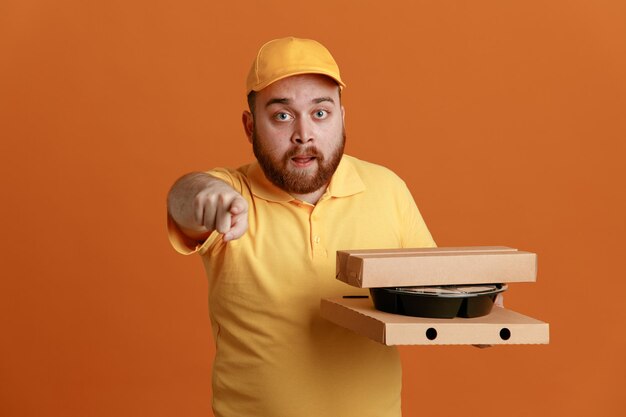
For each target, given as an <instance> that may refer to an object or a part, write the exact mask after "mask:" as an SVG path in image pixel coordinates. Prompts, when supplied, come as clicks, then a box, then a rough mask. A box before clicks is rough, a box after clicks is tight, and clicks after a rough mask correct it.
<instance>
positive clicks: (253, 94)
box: [248, 90, 256, 115]
mask: <svg viewBox="0 0 626 417" xmlns="http://www.w3.org/2000/svg"><path fill="white" fill-rule="evenodd" d="M255 102H256V91H254V90H252V91H250V92H249V93H248V108H249V109H250V113H252V114H253V115H254V107H255V106H254V105H255Z"/></svg>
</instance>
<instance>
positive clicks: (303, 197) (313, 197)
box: [289, 186, 326, 205]
mask: <svg viewBox="0 0 626 417" xmlns="http://www.w3.org/2000/svg"><path fill="white" fill-rule="evenodd" d="M325 192H326V186H323V187H321V188H319V189H317V190H315V191H313V192H312V193H308V194H294V193H289V194H290V195H291V196H292V197H294V198H297V199H298V200H300V201H304V202H306V203H309V204H313V205H316V204H317V202H318V201H319V200H320V198H322V196H323V195H324V193H325Z"/></svg>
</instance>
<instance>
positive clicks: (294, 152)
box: [285, 146, 324, 159]
mask: <svg viewBox="0 0 626 417" xmlns="http://www.w3.org/2000/svg"><path fill="white" fill-rule="evenodd" d="M298 155H307V156H313V157H315V158H319V159H323V158H324V155H322V153H321V152H320V151H319V149H317V148H316V147H315V146H297V147H295V148H293V149H291V150H290V151H288V152H287V153H286V154H285V159H291V158H293V157H294V156H298Z"/></svg>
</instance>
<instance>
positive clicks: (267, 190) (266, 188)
mask: <svg viewBox="0 0 626 417" xmlns="http://www.w3.org/2000/svg"><path fill="white" fill-rule="evenodd" d="M248 178H249V179H250V186H251V188H252V194H254V195H255V196H256V197H259V198H262V199H264V200H268V201H274V202H289V201H292V200H294V197H292V196H291V195H289V193H287V192H286V191H283V190H281V189H280V188H278V187H277V186H275V185H274V184H272V183H271V182H270V181H269V180H268V179H267V178H266V177H265V174H264V173H263V170H262V169H261V166H260V165H259V163H258V162H254V163H253V164H251V166H250V171H249V173H248ZM364 190H365V184H363V181H362V180H361V176H360V175H359V173H358V172H357V171H356V169H355V168H354V165H353V164H352V161H351V157H350V156H347V155H344V156H343V157H342V158H341V161H340V162H339V166H338V167H337V170H336V171H335V173H334V174H333V177H332V178H331V180H330V184H329V186H328V190H327V194H329V195H330V197H347V196H350V195H354V194H357V193H360V192H362V191H364Z"/></svg>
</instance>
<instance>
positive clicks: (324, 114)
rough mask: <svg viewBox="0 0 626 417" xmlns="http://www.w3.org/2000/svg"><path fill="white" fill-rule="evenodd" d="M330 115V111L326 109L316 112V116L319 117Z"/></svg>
mask: <svg viewBox="0 0 626 417" xmlns="http://www.w3.org/2000/svg"><path fill="white" fill-rule="evenodd" d="M326 116H328V112H327V111H326V110H318V111H316V112H315V117H316V118H317V119H324V118H326Z"/></svg>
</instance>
